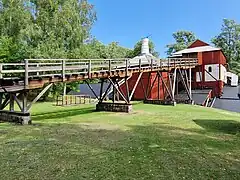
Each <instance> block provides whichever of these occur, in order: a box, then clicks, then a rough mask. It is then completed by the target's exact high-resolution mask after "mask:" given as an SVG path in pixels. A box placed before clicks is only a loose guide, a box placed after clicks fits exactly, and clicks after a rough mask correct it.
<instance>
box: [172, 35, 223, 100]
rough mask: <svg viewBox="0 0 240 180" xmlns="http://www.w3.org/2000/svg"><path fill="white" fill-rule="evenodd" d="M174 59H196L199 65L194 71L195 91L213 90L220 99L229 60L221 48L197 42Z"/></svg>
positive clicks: (177, 54) (175, 55)
mask: <svg viewBox="0 0 240 180" xmlns="http://www.w3.org/2000/svg"><path fill="white" fill-rule="evenodd" d="M173 57H185V58H186V57H195V58H198V62H199V63H198V64H199V66H197V67H196V68H195V69H193V71H192V79H193V81H192V88H193V89H212V90H213V95H214V96H216V97H220V96H221V95H222V93H223V86H224V83H226V82H227V70H226V67H227V60H226V56H225V55H224V53H223V51H222V50H221V49H220V48H215V47H212V46H210V45H209V44H207V43H205V42H203V41H200V40H196V41H195V42H194V43H192V44H191V45H190V46H189V47H188V48H187V49H184V50H182V51H178V52H176V53H174V54H173Z"/></svg>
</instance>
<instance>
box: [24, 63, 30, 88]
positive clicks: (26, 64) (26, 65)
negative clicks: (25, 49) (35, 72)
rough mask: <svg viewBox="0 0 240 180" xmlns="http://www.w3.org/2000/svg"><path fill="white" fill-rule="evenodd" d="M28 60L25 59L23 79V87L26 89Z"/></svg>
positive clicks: (27, 83)
mask: <svg viewBox="0 0 240 180" xmlns="http://www.w3.org/2000/svg"><path fill="white" fill-rule="evenodd" d="M28 68H29V67H28V60H27V59H25V80H24V87H25V89H27V88H28V85H29V82H28V78H29V77H28V75H29V74H28Z"/></svg>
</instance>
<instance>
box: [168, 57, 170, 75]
mask: <svg viewBox="0 0 240 180" xmlns="http://www.w3.org/2000/svg"><path fill="white" fill-rule="evenodd" d="M169 69H170V59H169V58H168V72H169Z"/></svg>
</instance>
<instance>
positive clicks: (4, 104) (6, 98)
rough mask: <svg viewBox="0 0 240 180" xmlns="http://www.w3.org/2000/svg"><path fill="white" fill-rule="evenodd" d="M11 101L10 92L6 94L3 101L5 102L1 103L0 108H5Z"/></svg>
mask: <svg viewBox="0 0 240 180" xmlns="http://www.w3.org/2000/svg"><path fill="white" fill-rule="evenodd" d="M9 102H10V96H9V94H7V95H5V100H4V101H3V103H2V104H1V107H0V109H1V110H3V109H4V108H5V107H6V106H7V105H8V104H9Z"/></svg>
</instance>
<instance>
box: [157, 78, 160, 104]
mask: <svg viewBox="0 0 240 180" xmlns="http://www.w3.org/2000/svg"><path fill="white" fill-rule="evenodd" d="M157 77H158V100H160V94H161V93H160V78H159V76H157Z"/></svg>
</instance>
